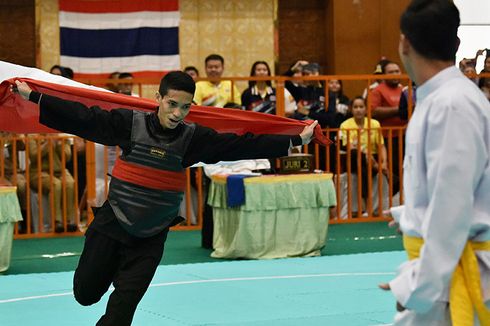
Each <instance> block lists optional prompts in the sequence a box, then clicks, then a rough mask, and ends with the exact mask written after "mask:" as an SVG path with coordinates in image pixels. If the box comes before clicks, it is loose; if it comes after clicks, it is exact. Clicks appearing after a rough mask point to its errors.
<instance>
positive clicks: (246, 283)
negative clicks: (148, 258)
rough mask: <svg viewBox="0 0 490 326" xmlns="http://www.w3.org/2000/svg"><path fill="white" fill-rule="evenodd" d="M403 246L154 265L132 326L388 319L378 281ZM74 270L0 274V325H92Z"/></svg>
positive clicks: (389, 272) (97, 312) (97, 308)
mask: <svg viewBox="0 0 490 326" xmlns="http://www.w3.org/2000/svg"><path fill="white" fill-rule="evenodd" d="M405 259H406V255H405V253H404V252H383V253H369V254H353V255H343V256H323V257H314V258H289V259H278V260H260V261H258V260H253V261H230V262H221V263H199V264H184V265H170V266H159V268H158V271H157V273H156V275H155V277H154V279H153V282H152V285H151V287H150V288H149V289H148V292H147V293H146V295H145V297H144V298H143V300H142V302H141V303H140V305H139V306H138V310H137V311H136V316H135V318H134V320H133V325H142V326H143V325H144V326H147V325H170V326H173V325H175V326H177V325H179V326H182V325H220V326H224V325H232V326H239V325H243V326H262V325H263V326H265V325H267V326H271V325H272V326H276V325H277V326H298V325H301V326H310V325H311V326H314V325H322V326H325V325H342V326H348V325H355V326H359V325H373V326H374V325H377V326H380V325H389V324H391V322H392V320H393V315H394V313H395V309H394V306H395V302H394V298H393V296H392V295H391V294H390V293H387V292H383V291H381V290H379V289H378V287H377V284H378V283H380V282H386V281H389V280H391V279H392V278H393V277H394V275H395V274H394V271H395V269H396V267H397V266H398V265H399V264H400V263H401V262H402V261H404V260H405ZM72 277H73V272H62V273H45V274H25V275H12V276H0V325H2V326H10V325H12V326H14V325H15V326H17V325H23V326H27V325H80V326H81V325H94V324H95V323H96V321H97V320H98V318H99V317H100V316H101V315H102V314H103V313H104V310H105V305H106V303H107V299H108V296H109V295H108V294H106V295H105V296H104V297H103V299H102V300H101V301H100V302H99V303H97V304H95V305H93V306H90V307H83V306H80V305H79V304H78V303H77V302H76V301H75V300H74V298H73V295H72V292H71V286H72Z"/></svg>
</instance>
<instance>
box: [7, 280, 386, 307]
mask: <svg viewBox="0 0 490 326" xmlns="http://www.w3.org/2000/svg"><path fill="white" fill-rule="evenodd" d="M384 275H386V276H388V275H395V273H393V272H379V273H332V274H303V275H274V276H257V277H237V278H217V279H205V280H191V281H178V282H166V283H156V284H150V287H151V288H152V287H162V286H173V285H187V284H199V283H217V282H240V281H258V280H276V279H297V278H314V277H347V276H384ZM113 289H114V288H113V287H111V288H110V289H109V290H110V291H111V290H113ZM69 295H70V296H71V295H73V292H64V293H54V294H46V295H37V296H30V297H20V298H12V299H4V300H0V304H2V303H12V302H19V301H29V300H37V299H46V298H51V297H63V296H69Z"/></svg>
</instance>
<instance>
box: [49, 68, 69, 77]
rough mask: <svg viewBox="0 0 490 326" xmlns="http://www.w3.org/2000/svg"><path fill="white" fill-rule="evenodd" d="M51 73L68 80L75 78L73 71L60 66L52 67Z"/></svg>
mask: <svg viewBox="0 0 490 326" xmlns="http://www.w3.org/2000/svg"><path fill="white" fill-rule="evenodd" d="M49 72H50V73H51V74H53V75H58V76H62V77H65V78H68V79H73V76H74V73H73V70H72V69H71V68H69V67H63V66H59V65H54V66H52V67H51V69H50V70H49Z"/></svg>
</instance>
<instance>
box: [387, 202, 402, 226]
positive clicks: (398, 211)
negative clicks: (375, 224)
mask: <svg viewBox="0 0 490 326" xmlns="http://www.w3.org/2000/svg"><path fill="white" fill-rule="evenodd" d="M390 212H391V216H393V219H394V220H395V222H397V223H400V219H401V218H402V216H403V214H404V213H405V205H401V206H393V207H391V208H390Z"/></svg>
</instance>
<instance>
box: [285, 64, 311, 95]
mask: <svg viewBox="0 0 490 326" xmlns="http://www.w3.org/2000/svg"><path fill="white" fill-rule="evenodd" d="M307 64H308V61H306V60H298V61H296V62H295V63H293V64H292V65H291V66H290V67H289V69H288V70H287V71H286V72H285V73H284V75H285V76H287V77H302V76H303V67H304V66H305V65H307ZM284 86H285V87H286V89H287V90H288V92H289V93H291V95H292V96H293V98H294V100H295V101H296V102H298V101H299V100H300V97H301V89H302V87H304V86H305V85H304V83H303V81H302V80H286V82H285V83H284Z"/></svg>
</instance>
